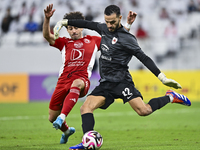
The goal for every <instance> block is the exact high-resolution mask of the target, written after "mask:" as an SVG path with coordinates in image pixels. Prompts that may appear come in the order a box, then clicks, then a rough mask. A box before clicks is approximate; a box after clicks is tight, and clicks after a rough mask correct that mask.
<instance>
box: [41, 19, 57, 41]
mask: <svg viewBox="0 0 200 150" xmlns="http://www.w3.org/2000/svg"><path fill="white" fill-rule="evenodd" d="M43 37H44V38H45V39H46V40H47V41H48V42H49V43H50V44H54V42H55V40H54V36H53V34H51V32H50V19H46V18H45V19H44V23H43Z"/></svg>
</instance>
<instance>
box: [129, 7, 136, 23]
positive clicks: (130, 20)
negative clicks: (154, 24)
mask: <svg viewBox="0 0 200 150" xmlns="http://www.w3.org/2000/svg"><path fill="white" fill-rule="evenodd" d="M136 16H137V13H136V12H133V11H131V10H130V11H129V13H128V16H127V23H128V24H132V23H133V22H134V21H135V19H136Z"/></svg>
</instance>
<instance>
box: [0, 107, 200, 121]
mask: <svg viewBox="0 0 200 150" xmlns="http://www.w3.org/2000/svg"><path fill="white" fill-rule="evenodd" d="M186 113H200V110H199V109H197V108H195V109H177V110H174V109H170V110H159V111H156V112H155V113H154V114H153V115H164V114H186ZM136 115H137V113H136V112H134V111H127V112H122V111H121V112H108V113H106V112H102V113H99V112H98V113H95V112H94V117H105V116H111V117H117V116H136ZM68 118H69V119H70V118H81V115H80V114H70V115H69V116H68ZM30 119H31V120H34V119H46V120H48V115H41V116H11V117H6V116H5V117H0V121H9V120H30Z"/></svg>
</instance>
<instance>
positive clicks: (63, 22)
mask: <svg viewBox="0 0 200 150" xmlns="http://www.w3.org/2000/svg"><path fill="white" fill-rule="evenodd" d="M67 24H68V19H63V20H61V21H58V22H57V23H56V25H55V27H54V28H53V32H54V40H56V39H58V38H59V31H60V29H61V28H62V27H63V26H67Z"/></svg>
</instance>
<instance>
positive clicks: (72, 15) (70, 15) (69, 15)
mask: <svg viewBox="0 0 200 150" xmlns="http://www.w3.org/2000/svg"><path fill="white" fill-rule="evenodd" d="M63 19H82V20H84V19H85V17H84V16H83V14H82V13H81V12H79V11H76V12H70V13H66V14H65V15H64V17H63Z"/></svg>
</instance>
